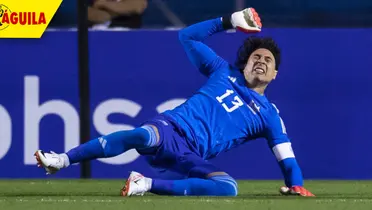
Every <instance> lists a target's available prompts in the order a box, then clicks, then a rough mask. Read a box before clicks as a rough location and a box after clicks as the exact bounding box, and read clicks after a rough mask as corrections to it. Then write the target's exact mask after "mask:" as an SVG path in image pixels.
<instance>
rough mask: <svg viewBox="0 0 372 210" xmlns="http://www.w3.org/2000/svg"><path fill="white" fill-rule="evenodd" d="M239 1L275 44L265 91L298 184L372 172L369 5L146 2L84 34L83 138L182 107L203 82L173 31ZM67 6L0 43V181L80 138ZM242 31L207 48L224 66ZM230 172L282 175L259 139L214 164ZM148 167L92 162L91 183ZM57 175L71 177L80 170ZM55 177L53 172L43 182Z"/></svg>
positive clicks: (124, 160)
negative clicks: (136, 18) (124, 25)
mask: <svg viewBox="0 0 372 210" xmlns="http://www.w3.org/2000/svg"><path fill="white" fill-rule="evenodd" d="M248 6H252V7H255V8H256V9H257V11H258V12H259V13H260V15H261V17H262V19H263V24H264V29H263V31H262V33H261V34H260V36H261V35H262V36H272V37H273V38H274V39H275V40H277V42H278V43H279V45H280V47H281V49H282V54H283V65H282V66H281V68H280V69H279V77H278V78H277V80H276V81H274V82H273V84H272V85H271V86H270V87H269V89H268V92H267V96H268V97H269V99H271V100H272V101H273V102H274V103H276V105H277V106H278V107H279V109H280V111H281V115H282V117H283V119H284V121H285V124H286V127H287V131H288V133H289V136H290V137H291V139H292V141H293V147H294V151H295V153H296V155H297V158H298V161H299V163H300V166H301V167H302V169H303V172H304V176H305V178H306V179H371V178H372V164H371V160H372V153H371V152H370V148H371V147H372V141H371V136H372V130H371V129H370V126H371V125H372V121H371V119H372V111H371V103H372V98H371V96H372V84H371V81H372V72H371V66H372V59H371V58H372V57H371V56H372V28H371V27H372V15H371V14H372V1H369V0H358V1H357V0H355V1H346V0H339V1H336V0H330V1H321V0H312V1H310V0H303V1H295V0H282V1H275V0H265V1H260V0H256V1H242V0H236V1H215V0H214V1H212V0H203V1H196V0H193V1H176V0H166V1H161V0H159V1H156V0H153V1H152V0H150V1H149V3H148V7H147V9H146V10H145V11H144V14H143V24H142V26H141V28H140V29H131V30H107V29H106V30H90V31H89V71H90V79H89V82H90V102H89V104H90V107H89V108H90V119H91V121H90V124H89V126H90V129H91V132H90V135H91V137H92V138H93V137H97V136H99V135H102V134H107V133H109V132H112V131H115V130H117V129H130V128H133V127H135V126H138V125H139V124H140V123H141V122H142V121H144V120H145V119H148V118H150V117H152V116H154V115H156V114H157V113H159V112H160V111H162V110H165V109H171V108H172V107H174V106H175V105H177V104H179V103H182V101H183V100H185V99H186V98H187V97H189V96H190V95H191V94H192V93H193V92H194V91H196V90H197V89H198V88H199V87H200V86H201V85H202V84H203V83H204V82H205V78H204V77H203V76H202V75H200V74H199V72H198V71H197V69H195V68H194V67H193V66H192V65H191V64H190V62H189V61H188V59H187V57H186V55H185V54H184V52H183V50H182V48H181V46H180V44H179V43H178V36H177V30H178V29H177V28H179V27H183V26H187V25H190V24H192V23H195V22H198V21H202V20H206V19H210V18H214V17H219V16H222V15H226V14H229V13H231V12H234V11H235V10H237V9H242V8H245V7H248ZM76 10H77V9H76V3H75V1H67V0H66V1H64V2H63V4H62V5H61V7H60V8H59V11H58V12H57V14H56V16H55V18H54V20H53V22H52V23H51V25H50V27H49V31H47V32H46V33H45V34H44V36H43V38H42V39H40V40H27V39H24V40H10V39H7V40H0V44H1V49H2V50H1V51H0V57H1V58H2V59H1V67H0V69H1V70H0V72H1V75H2V77H1V83H0V122H1V124H0V137H1V140H0V168H2V169H8V168H12V170H0V177H1V178H45V177H46V176H45V174H44V172H43V171H41V170H40V169H38V168H36V167H35V161H34V160H33V152H34V151H35V150H36V149H37V148H42V149H45V150H53V151H55V152H64V151H66V150H68V149H70V148H71V147H73V146H76V145H78V144H79V141H80V138H79V135H80V129H79V114H78V113H79V110H82V109H86V108H87V107H80V106H79V85H80V81H79V66H78V65H77V63H78V45H79V43H78V39H77V34H78V32H77V30H75V29H76V17H77V11H76ZM245 37H246V35H244V34H242V33H235V32H226V33H221V34H218V35H215V36H213V37H211V38H210V39H209V40H208V41H207V43H208V44H209V45H210V46H211V47H212V48H213V49H215V51H216V52H217V53H219V54H220V55H221V56H223V57H224V58H226V59H227V60H229V61H230V62H233V61H234V58H235V53H236V50H237V48H238V46H239V44H240V43H241V42H242V40H243V39H244V38H245ZM212 162H214V163H215V164H216V165H218V166H220V167H221V168H223V169H224V170H226V171H227V172H229V173H230V174H231V175H232V176H233V177H235V178H237V179H281V177H282V176H281V173H280V170H279V167H278V166H277V165H276V161H275V159H274V157H273V156H272V154H271V152H270V151H269V150H268V148H267V146H266V143H265V142H264V141H255V142H251V143H249V144H247V145H245V146H243V147H241V148H238V149H236V150H233V151H231V152H228V153H225V154H223V155H221V156H219V157H218V158H217V159H215V160H212ZM130 170H137V171H140V172H143V173H144V174H146V175H149V176H151V175H152V173H153V172H152V171H151V169H149V168H148V166H147V165H146V163H145V162H144V160H143V159H142V158H138V157H137V155H136V153H135V152H129V153H128V154H126V155H124V156H121V157H119V158H115V159H110V160H106V161H105V160H97V161H92V163H91V176H92V178H123V177H125V176H127V174H128V171H130ZM54 177H56V178H79V177H81V170H80V165H76V166H72V167H71V168H70V169H68V170H64V171H61V173H58V174H57V175H55V176H54ZM52 178H53V177H52Z"/></svg>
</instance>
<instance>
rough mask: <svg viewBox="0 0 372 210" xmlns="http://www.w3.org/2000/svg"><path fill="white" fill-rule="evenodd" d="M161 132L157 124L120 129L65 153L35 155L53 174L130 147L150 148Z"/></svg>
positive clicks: (118, 152) (39, 162)
mask: <svg viewBox="0 0 372 210" xmlns="http://www.w3.org/2000/svg"><path fill="white" fill-rule="evenodd" d="M158 141H159V133H158V130H157V128H156V127H155V126H152V125H144V126H142V127H139V128H136V129H133V130H128V131H118V132H114V133H111V134H109V135H106V136H102V137H99V138H96V139H93V140H91V141H89V142H87V143H85V144H82V145H79V146H78V147H75V148H73V149H71V150H70V151H68V152H67V153H63V154H56V153H53V152H51V153H46V152H43V151H41V150H38V151H36V153H35V156H36V160H37V162H38V166H39V167H44V168H45V169H46V171H47V174H52V173H55V172H57V171H58V170H60V169H61V168H66V167H68V166H69V165H70V164H74V163H79V162H82V161H86V160H93V159H97V158H108V157H114V156H117V155H120V154H122V153H124V152H126V151H128V150H130V149H143V148H150V147H154V146H156V145H157V143H158Z"/></svg>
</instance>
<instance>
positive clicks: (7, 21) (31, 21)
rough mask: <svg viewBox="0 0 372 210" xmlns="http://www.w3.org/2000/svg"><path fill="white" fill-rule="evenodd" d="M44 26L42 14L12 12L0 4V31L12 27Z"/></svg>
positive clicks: (43, 14) (44, 21)
mask: <svg viewBox="0 0 372 210" xmlns="http://www.w3.org/2000/svg"><path fill="white" fill-rule="evenodd" d="M43 24H46V18H45V13H44V12H14V11H12V10H10V8H9V7H7V6H6V5H4V4H0V31H1V30H4V29H6V28H8V27H10V26H12V25H21V26H25V25H43Z"/></svg>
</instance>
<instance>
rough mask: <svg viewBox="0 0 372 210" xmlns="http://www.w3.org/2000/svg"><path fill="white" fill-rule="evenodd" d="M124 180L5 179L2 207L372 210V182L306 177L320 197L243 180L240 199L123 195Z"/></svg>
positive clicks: (48, 209) (52, 209)
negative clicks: (281, 191)
mask: <svg viewBox="0 0 372 210" xmlns="http://www.w3.org/2000/svg"><path fill="white" fill-rule="evenodd" d="M123 184H124V181H123V180H56V179H50V180H0V209H1V210H3V209H4V210H21V209H22V210H34V209H36V210H59V209H60V210H75V209H76V210H94V209H99V210H111V209H112V210H131V209H133V210H142V209H154V210H157V209H158V210H168V209H170V210H192V209H201V210H214V209H224V210H227V209H234V210H236V209H252V210H260V209H267V210H274V209H279V210H291V209H295V210H302V209H305V210H323V209H324V210H333V209H335V210H336V209H337V210H343V209H345V210H358V209H368V210H371V209H372V181H306V187H307V188H308V189H309V190H310V191H312V192H313V193H314V194H315V195H316V196H317V197H315V198H303V197H285V196H281V195H279V193H278V188H279V187H280V186H282V182H281V181H239V182H238V184H239V196H238V197H172V196H156V195H152V194H147V195H145V196H143V197H129V198H123V197H120V196H119V192H120V189H121V187H122V186H123Z"/></svg>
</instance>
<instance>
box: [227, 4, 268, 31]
mask: <svg viewBox="0 0 372 210" xmlns="http://www.w3.org/2000/svg"><path fill="white" fill-rule="evenodd" d="M231 24H232V26H233V27H234V28H235V29H237V30H240V31H242V32H244V33H257V32H260V31H261V28H262V23H261V19H260V17H259V15H258V13H257V12H256V10H255V9H254V8H246V9H244V10H242V11H238V12H234V13H233V14H232V15H231Z"/></svg>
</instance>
